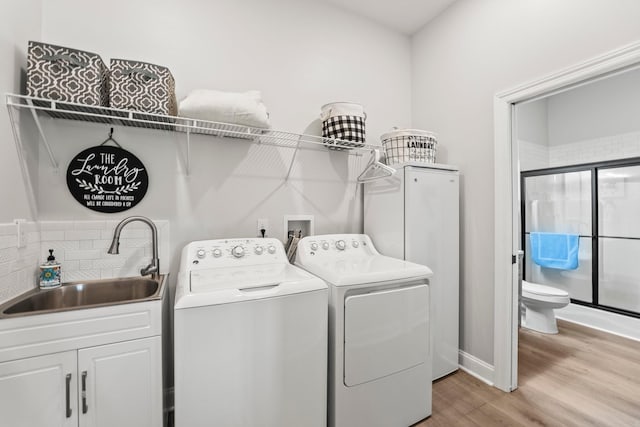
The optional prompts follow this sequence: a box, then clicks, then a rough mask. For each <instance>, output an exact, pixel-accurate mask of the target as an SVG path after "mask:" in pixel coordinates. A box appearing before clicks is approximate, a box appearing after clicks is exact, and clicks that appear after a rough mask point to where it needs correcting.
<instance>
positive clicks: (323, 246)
mask: <svg viewBox="0 0 640 427" xmlns="http://www.w3.org/2000/svg"><path fill="white" fill-rule="evenodd" d="M322 249H324V250H325V251H326V250H328V249H329V242H322Z"/></svg>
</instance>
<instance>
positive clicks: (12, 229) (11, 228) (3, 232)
mask: <svg viewBox="0 0 640 427" xmlns="http://www.w3.org/2000/svg"><path fill="white" fill-rule="evenodd" d="M17 232H18V227H17V226H16V225H15V224H0V236H13V235H15V234H17Z"/></svg>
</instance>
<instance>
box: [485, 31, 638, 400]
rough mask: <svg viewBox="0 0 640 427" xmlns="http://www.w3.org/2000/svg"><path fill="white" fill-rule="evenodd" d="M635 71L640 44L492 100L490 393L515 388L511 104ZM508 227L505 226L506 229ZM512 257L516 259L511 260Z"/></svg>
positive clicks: (516, 211)
mask: <svg viewBox="0 0 640 427" xmlns="http://www.w3.org/2000/svg"><path fill="white" fill-rule="evenodd" d="M638 66H640V41H638V42H635V43H631V44H629V45H626V46H623V47H621V48H618V49H615V50H612V51H610V52H608V53H605V54H604V55H601V56H598V57H595V58H593V59H590V60H588V61H585V62H582V63H579V64H577V65H574V66H572V67H569V68H567V69H564V70H561V71H559V72H556V73H553V74H550V75H548V76H545V77H543V78H541V79H539V80H535V81H532V82H529V83H525V84H523V85H520V86H517V87H514V88H512V89H509V90H506V91H503V92H500V93H498V94H496V95H495V96H494V100H493V114H494V161H495V163H494V165H495V172H494V192H495V202H494V209H495V213H494V230H495V232H494V237H495V246H494V272H495V283H494V349H493V350H494V354H493V363H494V378H493V383H494V385H495V387H497V388H499V389H501V390H503V391H507V392H508V391H513V390H515V389H516V388H517V387H518V292H517V289H518V283H517V279H518V266H517V264H516V263H515V262H514V260H515V259H517V251H518V249H519V239H520V236H519V229H520V227H519V221H520V202H519V188H518V187H519V165H518V144H517V140H516V138H514V135H513V132H514V122H515V114H514V109H515V104H517V103H521V102H526V101H532V100H535V99H539V98H544V97H547V96H549V95H553V94H555V93H560V92H563V91H565V90H567V89H571V88H575V87H578V86H582V85H584V84H587V83H591V82H593V81H595V80H599V79H602V78H606V77H609V76H611V75H615V74H619V73H622V72H625V71H628V70H630V69H632V68H637V67H638ZM505 225H507V226H505ZM514 257H515V258H514Z"/></svg>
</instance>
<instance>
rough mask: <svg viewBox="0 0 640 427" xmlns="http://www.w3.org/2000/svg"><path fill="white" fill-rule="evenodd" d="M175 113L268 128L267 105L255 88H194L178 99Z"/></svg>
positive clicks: (269, 125)
mask: <svg viewBox="0 0 640 427" xmlns="http://www.w3.org/2000/svg"><path fill="white" fill-rule="evenodd" d="M178 114H179V115H180V116H182V117H189V118H192V119H200V120H208V121H212V122H222V123H231V124H237V125H243V126H250V127H257V128H266V129H268V128H271V124H270V123H269V113H268V112H267V107H266V106H265V105H264V103H263V102H262V95H261V94H260V91H257V90H250V91H247V92H224V91H219V90H211V89H196V90H193V91H191V93H189V95H187V97H186V98H185V99H183V100H182V101H181V102H180V107H179V109H178Z"/></svg>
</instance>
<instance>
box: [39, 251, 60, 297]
mask: <svg viewBox="0 0 640 427" xmlns="http://www.w3.org/2000/svg"><path fill="white" fill-rule="evenodd" d="M60 284H61V282H60V263H59V262H58V261H56V257H54V256H53V249H49V256H48V257H47V262H45V263H43V264H41V265H40V289H51V288H57V287H58V286H60Z"/></svg>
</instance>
